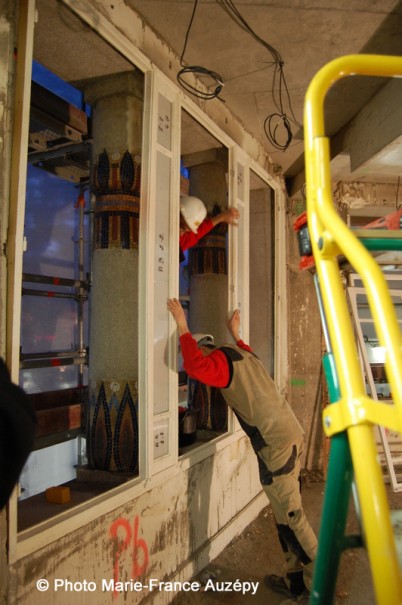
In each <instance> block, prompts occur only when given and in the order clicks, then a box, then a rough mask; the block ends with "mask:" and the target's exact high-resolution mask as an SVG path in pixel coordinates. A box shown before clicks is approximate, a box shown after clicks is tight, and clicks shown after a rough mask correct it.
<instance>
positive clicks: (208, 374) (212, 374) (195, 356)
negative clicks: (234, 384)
mask: <svg viewBox="0 0 402 605" xmlns="http://www.w3.org/2000/svg"><path fill="white" fill-rule="evenodd" d="M180 344H181V352H182V355H183V365H184V369H185V371H186V372H187V374H188V375H189V376H190V378H195V379H196V380H199V381H200V382H202V383H203V384H208V385H209V386H211V387H221V388H222V387H223V388H225V387H227V385H228V382H229V363H228V360H227V359H226V356H225V354H224V353H222V351H220V350H219V349H213V350H211V353H210V354H209V355H205V356H204V355H203V354H202V353H201V351H200V349H199V348H198V346H197V343H196V342H195V340H194V338H193V337H192V336H191V334H190V332H187V333H186V334H183V335H182V336H180Z"/></svg>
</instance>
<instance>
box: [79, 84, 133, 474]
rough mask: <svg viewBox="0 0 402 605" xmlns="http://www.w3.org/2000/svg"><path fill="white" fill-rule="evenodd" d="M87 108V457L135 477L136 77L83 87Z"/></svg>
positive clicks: (100, 467)
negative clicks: (90, 203) (91, 199)
mask: <svg viewBox="0 0 402 605" xmlns="http://www.w3.org/2000/svg"><path fill="white" fill-rule="evenodd" d="M86 101H87V102H89V103H90V104H91V105H92V108H93V141H94V144H93V160H92V163H93V170H92V191H93V194H94V196H95V205H94V229H93V235H94V242H93V270H92V288H91V304H90V340H89V406H88V417H87V453H88V462H89V466H90V467H91V468H94V469H98V470H106V471H115V472H124V473H133V474H134V473H136V472H138V439H139V437H138V396H137V393H138V388H137V379H138V236H139V233H138V231H139V230H138V227H139V213H140V169H141V159H140V153H141V132H142V105H143V78H142V75H139V74H137V73H136V72H127V73H125V74H121V75H119V76H113V77H110V78H103V79H102V80H99V81H96V82H94V83H91V84H90V85H89V86H88V87H87V88H86Z"/></svg>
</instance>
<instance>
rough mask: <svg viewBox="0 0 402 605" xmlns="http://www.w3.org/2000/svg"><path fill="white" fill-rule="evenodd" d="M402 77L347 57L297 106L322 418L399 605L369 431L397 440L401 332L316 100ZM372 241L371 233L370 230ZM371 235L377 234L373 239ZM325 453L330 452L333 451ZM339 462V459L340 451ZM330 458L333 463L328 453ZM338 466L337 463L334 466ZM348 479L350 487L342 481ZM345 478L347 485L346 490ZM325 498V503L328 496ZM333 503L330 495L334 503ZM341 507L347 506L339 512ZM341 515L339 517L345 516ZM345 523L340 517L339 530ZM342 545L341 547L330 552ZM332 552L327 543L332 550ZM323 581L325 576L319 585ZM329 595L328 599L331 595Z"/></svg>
mask: <svg viewBox="0 0 402 605" xmlns="http://www.w3.org/2000/svg"><path fill="white" fill-rule="evenodd" d="M352 75H365V76H381V77H384V76H385V77H402V58H401V57H389V56H378V55H349V56H345V57H341V58H339V59H336V60H335V61H332V62H330V63H328V64H327V65H326V66H324V67H323V68H322V69H321V70H320V71H319V72H318V73H317V74H316V75H315V77H314V78H313V80H312V81H311V83H310V86H309V88H308V91H307V94H306V99H305V108H304V137H305V162H306V193H307V223H308V228H309V233H310V239H311V244H312V250H313V255H314V260H315V266H316V271H317V276H316V277H317V282H318V289H319V296H320V297H321V305H322V315H323V316H324V317H325V321H326V324H327V326H326V328H327V330H328V339H329V342H330V349H331V356H332V366H331V367H332V368H333V373H334V374H335V375H334V376H333V380H334V383H336V388H335V391H336V393H337V396H336V398H335V399H332V401H333V403H331V404H330V405H328V406H327V407H326V409H325V410H324V412H323V421H324V428H325V432H326V434H327V435H328V436H329V437H331V450H332V445H333V441H334V440H335V441H336V440H337V438H339V437H342V438H344V442H345V443H346V444H347V449H348V454H347V455H348V456H349V454H350V460H351V466H352V469H353V474H354V482H355V487H356V492H357V497H358V502H359V515H360V521H361V524H362V534H363V536H362V538H363V542H364V545H365V547H366V548H367V552H368V556H369V561H370V567H371V572H372V578H373V585H374V591H375V595H376V599H377V603H378V604H381V605H396V604H402V580H401V572H400V568H399V564H398V557H397V544H396V540H395V536H394V531H393V527H392V521H391V515H390V510H389V506H388V501H387V496H386V491H385V486H384V482H383V476H382V472H381V468H380V465H379V462H378V460H377V456H378V454H377V448H376V443H375V438H374V431H373V427H374V425H382V426H384V427H387V428H389V429H392V430H394V431H397V432H399V433H402V350H401V344H402V342H401V334H400V330H399V326H398V322H397V317H396V313H395V309H394V306H393V304H392V300H391V296H390V294H389V291H388V287H387V284H386V281H385V279H384V276H383V274H382V271H381V269H380V267H379V266H378V264H377V263H376V262H375V260H374V258H373V257H372V255H371V254H370V252H369V251H368V249H367V247H366V246H365V245H364V244H363V238H362V239H361V240H360V239H358V238H357V237H356V236H355V235H354V234H353V233H352V232H351V231H350V229H349V228H348V227H347V226H346V224H345V223H344V222H343V220H342V219H341V218H340V217H339V215H338V214H337V212H336V210H335V208H334V205H333V202H332V194H331V178H330V153H329V138H328V137H326V136H325V133H324V98H325V95H326V93H327V91H328V90H329V88H330V87H331V86H332V85H333V84H334V83H335V82H336V81H337V80H339V79H341V78H343V77H345V76H352ZM371 234H372V236H373V232H371ZM375 237H376V236H375ZM340 255H342V256H344V257H346V259H347V260H349V262H350V263H351V264H353V266H354V268H355V270H356V272H357V273H358V274H359V275H360V277H361V279H362V282H363V285H364V288H365V290H366V294H367V299H368V304H369V307H370V310H371V314H372V317H373V320H374V325H375V329H376V332H377V334H378V336H379V340H380V345H381V346H383V347H385V349H386V363H385V368H386V374H387V379H388V382H389V384H390V389H391V392H392V394H393V404H392V405H390V404H387V403H381V402H378V401H374V400H373V399H371V398H370V397H368V396H367V394H366V389H365V384H364V380H363V377H362V372H361V368H360V364H359V357H358V350H357V344H356V341H355V337H354V332H353V328H352V322H351V318H350V314H349V309H348V306H347V301H346V297H345V292H344V289H343V284H342V280H341V275H340V269H339V264H338V258H339V256H340ZM331 453H332V452H331ZM342 455H343V454H342ZM335 458H336V456H335ZM337 462H338V463H339V464H337ZM344 462H345V461H344V460H342V461H341V460H338V461H337V460H336V459H334V458H333V459H332V464H331V454H330V464H329V467H328V476H327V485H326V493H325V496H324V508H323V515H322V521H321V529H320V535H319V548H318V555H317V561H316V566H315V574H314V580H313V590H312V593H311V596H310V604H313V603H314V604H320V605H330V603H331V602H332V600H333V596H334V595H333V591H334V588H335V585H334V583H333V582H332V583H331V581H330V580H329V576H330V574H332V575H333V574H334V573H335V574H336V571H337V570H334V569H328V566H329V565H328V563H329V561H331V558H330V554H329V550H330V549H331V544H330V542H329V541H328V535H327V534H328V531H330V530H328V527H332V530H333V535H334V536H335V533H336V531H334V528H335V527H336V519H334V517H335V516H336V515H337V511H336V510H334V506H333V503H331V501H330V500H331V498H332V497H334V488H333V485H334V484H336V483H337V481H339V476H340V474H341V473H343V472H344V471H345V465H346V467H347V463H345V464H344ZM348 482H349V483H348ZM349 484H350V480H349V479H348V481H347V482H346V484H345V485H346V487H345V489H346V490H347V487H348V485H349ZM328 494H329V496H328ZM337 497H338V496H337ZM343 508H345V506H344V507H343ZM343 512H344V511H343ZM344 523H345V520H344V519H342V520H341V526H342V525H344ZM338 547H339V548H342V546H340V545H339V544H338V545H337V548H338ZM332 548H333V545H332ZM323 576H324V578H323ZM329 592H331V594H329Z"/></svg>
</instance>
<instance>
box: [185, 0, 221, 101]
mask: <svg viewBox="0 0 402 605" xmlns="http://www.w3.org/2000/svg"><path fill="white" fill-rule="evenodd" d="M197 4H198V0H195V2H194V7H193V12H192V15H191V19H190V23H189V26H188V28H187V32H186V37H185V40H184V46H183V52H182V53H181V57H180V65H181V66H182V68H183V69H181V70H180V71H179V72H178V74H177V76H176V77H177V81H178V82H179V84H180V86H182V88H184V89H185V90H186V91H187V92H189V93H190V94H192V95H194V96H196V97H198V98H200V99H205V100H207V101H208V100H210V99H215V97H217V96H218V95H219V94H220V92H221V90H222V88H223V84H224V83H223V79H222V77H221V76H220V75H219V74H218V73H216V72H215V71H211V70H210V69H207V68H206V67H201V66H200V65H188V66H184V63H183V57H184V53H185V52H186V47H187V42H188V37H189V34H190V29H191V26H192V24H193V20H194V15H195V11H196V8H197ZM187 74H195V75H197V76H200V75H201V76H207V77H208V78H211V79H212V80H213V81H214V82H215V84H216V87H215V90H214V91H212V92H207V91H203V90H199V89H198V88H196V87H195V86H193V85H192V84H190V83H189V82H187V80H186V79H185V76H186V75H187ZM207 88H208V87H207Z"/></svg>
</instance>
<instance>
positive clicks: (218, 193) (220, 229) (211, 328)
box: [189, 150, 231, 431]
mask: <svg viewBox="0 0 402 605" xmlns="http://www.w3.org/2000/svg"><path fill="white" fill-rule="evenodd" d="M213 155H214V159H213V161H208V162H204V163H201V164H197V165H194V166H192V167H191V168H190V195H195V196H196V197H199V198H200V199H201V200H202V201H203V202H204V204H205V205H206V207H207V210H208V215H210V216H211V215H214V214H217V213H219V212H220V211H221V210H223V209H225V208H226V207H227V205H228V200H227V183H226V173H227V171H228V163H227V154H226V153H224V154H222V152H221V150H214V152H213ZM226 235H227V225H226V224H224V223H222V224H219V225H217V226H216V227H215V228H214V229H213V230H212V231H210V232H209V233H208V234H207V235H206V236H205V237H203V238H202V239H201V240H200V241H199V242H198V245H197V246H194V247H193V248H191V250H190V257H189V266H190V269H189V270H190V311H189V328H190V330H191V332H193V333H195V332H203V333H207V334H212V335H213V336H214V338H215V343H216V344H217V345H218V346H219V345H222V344H224V343H226V342H231V337H230V335H229V332H228V330H227V328H226V323H225V320H226V315H227V305H228V275H227V252H226ZM191 394H192V405H193V406H194V407H195V408H196V409H197V410H198V420H197V426H198V428H200V429H203V428H207V429H212V430H217V431H223V430H226V428H227V406H226V403H225V401H224V400H223V398H222V395H221V394H220V391H219V390H217V389H211V388H210V387H206V386H205V385H201V384H200V383H191Z"/></svg>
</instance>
